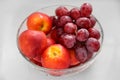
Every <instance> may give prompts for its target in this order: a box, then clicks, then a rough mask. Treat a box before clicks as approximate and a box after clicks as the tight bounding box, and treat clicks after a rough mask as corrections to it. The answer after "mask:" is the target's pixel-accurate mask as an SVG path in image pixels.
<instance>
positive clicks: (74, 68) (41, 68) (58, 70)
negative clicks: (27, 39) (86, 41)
mask: <svg viewBox="0 0 120 80" xmlns="http://www.w3.org/2000/svg"><path fill="white" fill-rule="evenodd" d="M57 6H67V7H71V8H72V7H77V6H74V5H66V4H63V5H50V6H45V7H42V8H40V9H38V10H36V11H40V10H43V9H46V8H50V7H57ZM77 8H78V7H77ZM36 11H34V12H36ZM92 16H94V15H93V14H92ZM27 17H28V16H27ZM27 17H26V18H25V19H24V20H23V21H22V23H21V24H20V26H19V28H18V31H17V40H16V42H17V47H18V50H19V53H20V54H21V55H22V56H23V57H24V58H25V60H27V61H28V62H29V63H30V64H32V65H33V66H35V67H37V69H39V70H41V71H43V72H45V71H50V70H52V71H57V72H64V71H73V70H77V69H81V68H82V67H83V66H84V65H86V64H88V63H89V62H91V61H92V60H94V58H96V56H97V55H98V54H99V53H100V51H101V48H102V46H103V40H104V31H103V28H102V25H101V24H100V22H99V20H98V19H97V18H96V17H95V16H94V18H95V19H96V23H98V25H99V28H100V33H101V40H100V44H101V47H100V49H99V50H98V52H95V56H93V57H92V58H91V59H90V60H88V61H86V62H85V63H82V64H80V65H78V66H75V67H71V68H66V69H50V68H45V67H42V66H39V65H37V64H35V63H33V62H31V61H30V59H29V58H27V57H26V56H25V55H24V54H23V53H22V52H21V51H20V48H19V45H18V37H19V32H20V29H21V27H22V26H23V24H24V22H25V21H26V20H27Z"/></svg>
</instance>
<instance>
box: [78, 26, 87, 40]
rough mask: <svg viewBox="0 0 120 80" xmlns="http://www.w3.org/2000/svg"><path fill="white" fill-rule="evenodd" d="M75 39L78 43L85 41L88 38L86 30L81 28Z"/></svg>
mask: <svg viewBox="0 0 120 80" xmlns="http://www.w3.org/2000/svg"><path fill="white" fill-rule="evenodd" d="M76 36H77V37H76V38H77V40H78V41H81V42H83V41H86V40H87V39H88V37H89V32H88V30H87V29H84V28H81V29H79V30H78V31H77V34H76Z"/></svg>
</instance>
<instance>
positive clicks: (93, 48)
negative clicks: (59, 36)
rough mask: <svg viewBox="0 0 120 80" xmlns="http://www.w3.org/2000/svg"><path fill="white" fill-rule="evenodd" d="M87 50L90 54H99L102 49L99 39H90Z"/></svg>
mask: <svg viewBox="0 0 120 80" xmlns="http://www.w3.org/2000/svg"><path fill="white" fill-rule="evenodd" d="M86 48H87V50H88V51H89V52H91V53H93V52H97V51H98V50H99V48H100V43H99V41H98V40H97V39H95V38H89V39H88V40H87V41H86Z"/></svg>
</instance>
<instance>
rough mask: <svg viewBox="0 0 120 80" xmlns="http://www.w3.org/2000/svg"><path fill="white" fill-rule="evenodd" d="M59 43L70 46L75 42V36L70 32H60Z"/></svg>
mask: <svg viewBox="0 0 120 80" xmlns="http://www.w3.org/2000/svg"><path fill="white" fill-rule="evenodd" d="M60 41H61V42H60V43H61V44H63V45H64V46H65V47H67V48H72V47H73V46H74V45H75V43H76V37H75V35H72V34H62V35H61V37H60Z"/></svg>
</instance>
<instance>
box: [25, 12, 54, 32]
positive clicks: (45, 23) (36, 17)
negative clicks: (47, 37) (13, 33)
mask: <svg viewBox="0 0 120 80" xmlns="http://www.w3.org/2000/svg"><path fill="white" fill-rule="evenodd" d="M27 27H28V29H30V30H37V31H43V32H45V33H46V34H47V33H48V32H49V31H50V30H51V28H52V20H51V18H50V17H49V16H48V15H46V14H44V13H41V12H34V13H32V14H31V15H30V16H28V18H27Z"/></svg>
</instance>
